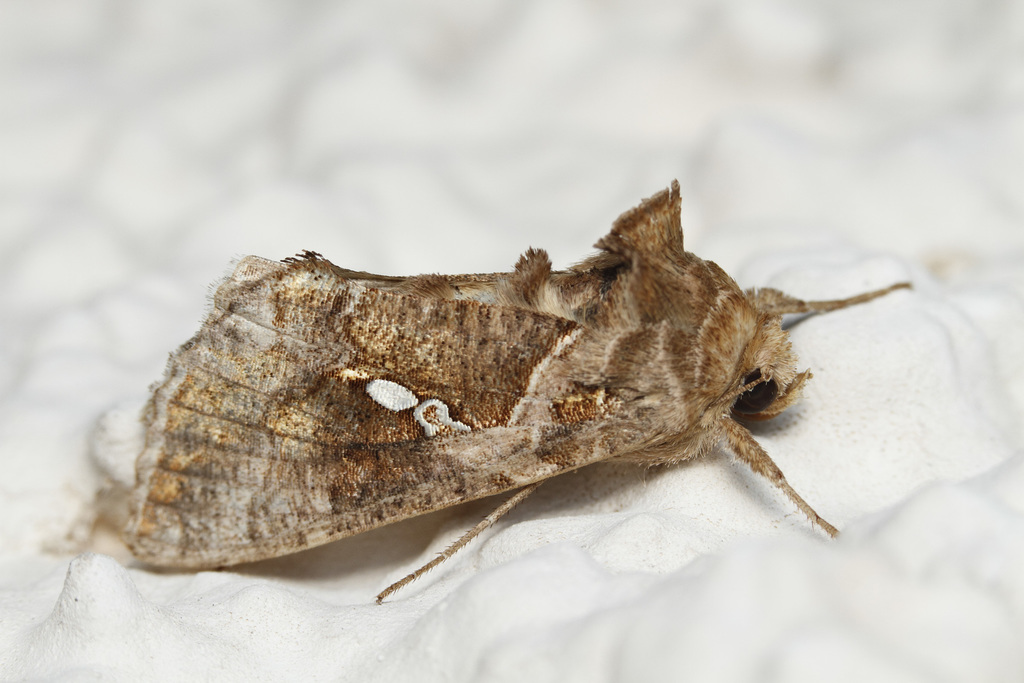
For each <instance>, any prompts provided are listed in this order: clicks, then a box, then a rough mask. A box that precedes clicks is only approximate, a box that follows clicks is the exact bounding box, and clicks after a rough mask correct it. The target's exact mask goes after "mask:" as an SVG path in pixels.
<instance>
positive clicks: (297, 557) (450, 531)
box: [231, 463, 665, 591]
mask: <svg viewBox="0 0 1024 683" xmlns="http://www.w3.org/2000/svg"><path fill="white" fill-rule="evenodd" d="M663 469H665V468H653V469H646V468H644V467H642V466H637V465H636V464H632V463H596V464H594V465H591V466H589V467H585V468H582V469H580V470H577V471H575V472H568V473H566V474H563V475H560V476H557V477H554V478H552V479H550V480H548V481H545V482H544V485H543V486H541V487H540V488H539V489H538V490H537V492H536V493H534V494H533V495H532V496H530V497H529V498H527V499H526V500H525V501H523V503H521V504H520V505H519V506H517V507H516V508H515V509H514V510H512V511H511V512H510V513H509V514H508V515H507V516H506V517H505V518H503V519H502V520H500V521H498V522H497V524H496V525H495V528H498V529H500V528H501V527H502V526H503V525H507V524H515V523H517V522H522V521H527V520H532V519H542V518H552V517H561V516H578V515H585V514H593V513H595V512H617V511H621V510H624V509H628V508H629V507H630V506H631V505H632V504H633V503H634V502H635V501H636V499H637V498H639V496H640V495H641V494H642V492H643V489H644V487H645V486H646V485H647V483H648V482H649V481H650V480H651V478H652V477H658V476H660V472H661V471H662V470H663ZM509 495H510V494H509V493H504V494H499V495H495V496H489V497H487V498H482V499H480V500H475V501H470V502H467V503H462V504H460V505H455V506H453V507H450V508H446V509H444V510H437V511H435V512H431V513H427V514H424V515H420V516H417V517H413V518H410V519H406V520H402V521H399V522H395V523H393V524H389V525H387V526H383V527H380V528H378V529H373V530H371V531H367V532H364V533H361V534H358V535H356V536H352V537H349V538H343V539H339V540H337V541H333V542H331V543H328V544H325V545H322V546H318V547H316V548H310V549H307V550H303V551H300V552H297V553H293V554H290V555H284V556H281V557H276V558H272V559H268V560H261V561H259V562H252V563H249V564H244V565H238V566H236V567H232V568H231V570H232V571H234V572H237V573H239V574H244V575H248V576H258V577H263V578H277V579H286V580H295V581H300V582H303V583H308V582H313V583H317V582H333V581H341V580H344V581H345V582H346V584H348V585H350V586H354V587H360V588H366V589H367V590H372V591H376V590H378V589H379V588H380V587H381V586H380V583H381V580H382V577H384V576H390V574H391V573H392V572H393V571H394V570H395V569H396V568H398V567H410V568H411V567H412V566H413V565H415V564H416V563H417V561H424V560H425V556H426V555H425V554H426V553H427V552H428V551H430V550H434V551H440V550H441V549H442V547H444V545H447V543H449V542H454V541H455V540H456V539H457V538H459V537H460V536H461V535H462V533H464V532H465V531H468V530H469V529H470V528H472V527H473V526H474V525H475V524H476V523H477V522H479V521H480V520H481V519H483V518H484V517H485V516H487V514H489V513H490V512H491V511H492V510H494V509H495V508H497V507H498V506H499V505H501V503H503V502H504V501H505V499H506V498H507V497H508V496H509ZM494 530H495V529H493V528H492V529H490V530H488V531H486V532H484V534H483V535H482V536H481V538H479V539H477V541H474V542H478V541H483V540H485V539H486V537H487V536H489V535H491V534H493V533H494ZM441 538H444V539H445V543H444V544H441V543H440V542H439V539H441Z"/></svg>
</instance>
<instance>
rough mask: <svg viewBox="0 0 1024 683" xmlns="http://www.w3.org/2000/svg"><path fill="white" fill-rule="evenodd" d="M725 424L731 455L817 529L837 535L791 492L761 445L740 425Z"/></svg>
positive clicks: (803, 501)
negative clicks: (768, 484)
mask: <svg viewBox="0 0 1024 683" xmlns="http://www.w3.org/2000/svg"><path fill="white" fill-rule="evenodd" d="M723 422H724V424H725V434H726V439H727V440H728V441H729V448H731V449H732V451H733V453H735V454H736V456H737V457H738V458H739V459H740V460H742V461H743V462H745V463H747V465H748V466H749V467H750V469H752V470H754V472H756V473H757V474H759V475H761V476H762V477H764V478H765V479H767V480H768V481H770V482H771V483H772V484H774V485H775V487H776V488H778V489H779V490H780V491H782V492H783V493H785V494H786V496H787V497H788V498H789V499H790V500H791V501H793V502H794V503H795V504H796V506H797V507H798V508H800V510H801V511H802V512H803V513H804V514H805V515H807V518H808V519H809V520H811V523H812V524H817V525H818V526H819V527H821V528H822V529H824V530H825V531H826V532H827V533H828V535H829V536H831V537H832V538H835V537H836V536H838V535H839V531H838V530H837V529H836V528H835V527H834V526H832V525H831V524H829V523H828V522H826V521H825V520H824V519H822V517H821V515H819V514H818V513H817V512H815V511H814V508H812V507H811V506H810V505H808V504H807V501H805V500H804V499H803V498H801V497H800V494H799V493H797V492H796V491H794V490H793V487H792V486H790V485H789V482H788V481H786V477H785V476H784V475H783V474H782V470H780V469H779V466H778V465H776V464H775V461H773V460H772V459H771V457H770V456H769V455H768V454H767V453H766V452H765V450H764V449H763V448H761V444H759V443H757V441H755V440H754V437H753V436H752V435H751V433H750V432H748V431H747V430H746V428H744V427H743V426H742V425H740V424H739V423H737V422H734V421H733V420H730V419H726V420H723Z"/></svg>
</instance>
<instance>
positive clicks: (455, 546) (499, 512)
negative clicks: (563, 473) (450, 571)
mask: <svg viewBox="0 0 1024 683" xmlns="http://www.w3.org/2000/svg"><path fill="white" fill-rule="evenodd" d="M542 483H543V480H542V481H538V482H535V483H533V484H529V485H527V486H524V487H523V488H521V489H519V490H518V491H516V492H515V494H513V495H512V496H511V497H510V498H509V499H508V500H506V501H505V502H504V503H502V504H501V505H499V506H498V507H497V508H495V509H494V511H493V512H491V514H489V515H487V516H486V517H484V518H483V519H482V520H480V522H479V523H478V524H477V525H476V526H475V527H473V528H472V529H470V530H469V531H467V532H466V533H464V534H463V535H462V538H460V539H459V540H457V541H455V543H452V544H451V545H450V546H448V547H447V548H445V549H444V551H442V552H441V553H440V554H439V555H438V556H437V557H435V558H434V559H432V560H431V561H430V562H427V563H426V564H425V565H423V566H422V567H420V568H419V569H417V570H416V571H414V572H413V573H412V574H409V575H408V576H406V577H405V578H403V579H401V580H400V581H396V582H395V583H393V584H391V585H390V586H388V587H387V588H385V589H384V590H382V591H381V592H380V594H378V595H377V604H378V605H379V604H381V603H382V602H384V600H385V599H386V598H387V597H388V596H389V595H391V594H393V593H394V592H395V591H397V590H398V589H400V588H402V587H404V586H407V585H409V584H410V583H412V582H413V581H415V580H416V579H418V578H420V577H421V576H423V575H424V574H426V573H427V572H429V571H430V570H431V569H433V568H434V567H436V566H437V565H439V564H441V563H442V562H444V561H445V560H447V559H448V558H449V557H451V556H452V555H454V554H455V553H457V552H459V551H460V550H462V549H463V548H464V547H466V544H468V543H469V542H470V541H472V540H473V539H474V538H476V537H477V536H479V535H480V534H481V533H483V532H484V531H486V530H487V528H488V527H490V526H491V525H492V524H494V523H495V522H497V521H498V520H499V519H501V518H502V517H504V516H505V515H507V514H508V513H509V512H510V511H511V510H512V508H514V507H515V506H516V505H519V503H521V502H523V501H524V500H525V499H526V497H527V496H529V495H530V494H531V493H533V492H534V491H536V490H537V487H538V486H540V485H541V484H542Z"/></svg>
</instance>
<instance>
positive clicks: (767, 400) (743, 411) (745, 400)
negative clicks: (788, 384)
mask: <svg viewBox="0 0 1024 683" xmlns="http://www.w3.org/2000/svg"><path fill="white" fill-rule="evenodd" d="M759 379H761V371H760V370H754V371H753V372H752V373H750V374H749V375H747V376H746V377H744V378H743V383H744V384H750V383H751V382H756V381H757V380H759ZM778 395H779V385H778V384H776V383H775V380H773V379H770V380H768V381H766V382H761V383H760V384H758V385H757V386H755V387H754V388H752V389H749V390H747V391H745V392H743V393H742V394H740V396H739V398H737V399H736V403H734V404H732V410H733V412H734V413H739V414H740V415H757V414H758V413H760V412H761V411H762V410H764V409H765V408H767V407H768V406H770V405H771V404H772V402H773V401H774V400H775V399H776V398H777V397H778Z"/></svg>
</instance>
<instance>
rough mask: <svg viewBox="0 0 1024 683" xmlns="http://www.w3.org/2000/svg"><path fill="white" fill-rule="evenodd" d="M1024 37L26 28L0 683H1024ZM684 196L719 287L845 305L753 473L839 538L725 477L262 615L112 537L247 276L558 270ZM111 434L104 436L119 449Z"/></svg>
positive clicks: (499, 535)
mask: <svg viewBox="0 0 1024 683" xmlns="http://www.w3.org/2000/svg"><path fill="white" fill-rule="evenodd" d="M1022 41H1024V3H1021V2H1013V1H1010V2H1005V3H989V2H983V1H982V0H929V1H928V2H925V1H923V0H916V1H915V0H859V1H858V2H853V3H851V2H841V1H840V0H828V1H825V2H822V1H820V0H726V1H721V2H712V1H711V0H689V1H686V2H664V1H661V0H650V1H648V2H640V3H635V2H634V3H627V2H595V1H590V2H585V1H583V0H547V1H543V2H542V1H540V0H533V1H529V0H527V1H525V2H524V1H516V0H494V1H490V2H454V1H447V2H433V3H417V2H408V1H402V0H391V1H378V2H370V1H367V0H356V1H353V2H346V3H341V2H337V3H335V2H322V3H294V2H284V1H278V2H231V1H230V0H216V1H212V0H203V1H197V0H185V1H180V0H179V1H174V2H172V1H170V0H143V1H141V2H136V3H117V2H114V3H111V2H101V1H100V0H38V1H36V2H7V3H3V4H2V5H0V79H2V87H0V188H2V191H0V460H2V463H3V472H4V474H3V477H2V482H0V677H3V678H5V679H24V678H32V679H39V680H93V679H95V678H98V679H105V680H125V681H129V680H154V679H166V680H176V679H189V680H195V679H204V680H215V679H216V680H239V681H243V680H244V681H253V680H341V681H369V680H375V681H392V680H393V681H403V680H410V681H412V680H415V681H480V680H494V681H504V680H507V681H513V680H515V681H520V680H530V681H533V682H534V683H540V682H541V681H588V682H592V681H655V680H702V681H705V680H716V681H749V680H780V681H781V680H785V681H818V680H824V679H827V680H846V681H866V680H871V681H935V680H944V681H959V680H965V681H966V680H971V681H1012V680H1021V679H1022V678H1024V657H1022V656H1021V653H1020V643H1021V642H1024V519H1022V513H1024V455H1022V450H1021V447H1022V440H1024V434H1022V427H1021V423H1022V418H1024V354H1022V349H1024V192H1022V191H1021V190H1022V188H1024V52H1021V50H1020V45H1021V44H1022ZM675 177H678V178H679V179H680V181H681V183H682V185H683V202H684V208H683V212H684V230H685V239H686V243H687V245H688V248H690V249H691V250H693V251H695V252H696V253H698V254H699V255H701V256H703V257H705V258H710V259H713V260H715V261H717V262H718V263H719V264H720V265H722V266H723V267H724V268H725V269H726V270H727V271H728V272H730V273H731V274H733V275H734V276H735V277H736V278H737V280H738V281H739V282H740V284H741V285H743V286H751V285H770V286H775V287H779V288H782V289H785V290H786V291H788V292H790V293H792V294H794V295H797V296H804V297H807V298H832V297H839V296H845V295H850V294H854V293H858V292H860V291H864V290H866V289H870V288H875V287H881V286H885V285H888V284H890V283H893V282H897V281H900V280H904V279H910V280H912V281H913V283H914V286H915V289H914V290H913V291H912V292H899V293H896V294H893V295H892V296H889V297H887V298H885V299H882V300H879V301H876V302H873V303H871V304H869V305H865V306H862V307H858V308H854V309H850V310H847V311H842V312H837V313H833V314H829V315H824V316H816V317H811V318H807V319H805V320H803V321H801V322H799V323H798V324H796V325H794V326H793V328H792V335H793V340H794V344H795V348H796V350H797V353H798V354H799V356H800V359H801V365H802V367H807V368H810V369H812V370H813V372H814V374H815V377H814V379H813V380H812V382H811V383H810V385H809V386H808V389H807V392H806V395H805V398H804V400H803V401H802V402H801V403H800V404H799V405H798V406H796V407H795V408H793V409H792V410H791V411H789V412H788V413H787V414H786V415H785V416H783V417H781V418H779V419H777V420H775V421H774V422H773V423H771V424H767V425H764V426H763V427H761V428H759V429H758V430H757V436H758V438H759V440H760V442H761V443H762V444H763V445H764V446H765V448H766V449H767V450H768V451H769V453H770V454H771V455H772V456H773V457H774V459H775V460H776V462H778V464H779V465H780V466H781V467H782V469H783V471H784V472H786V474H787V476H788V477H789V480H790V482H791V483H792V484H793V485H794V487H795V488H796V489H797V490H798V491H799V492H800V493H801V494H802V495H804V497H805V498H806V499H807V500H808V501H809V502H811V504H812V505H814V506H815V507H816V509H817V510H818V511H819V512H820V513H821V514H822V515H823V516H825V517H826V518H827V519H829V520H830V521H832V522H833V523H835V524H837V525H839V526H840V527H841V528H842V530H843V534H842V536H841V538H840V539H839V540H838V541H836V542H829V541H827V540H826V539H824V538H823V536H822V535H821V534H820V533H818V532H815V531H813V530H811V529H810V528H809V526H808V524H807V522H806V520H805V519H804V518H803V517H802V515H800V514H799V512H797V511H796V510H794V509H792V507H791V505H790V504H789V503H788V502H787V501H786V500H784V499H783V498H782V497H781V496H780V495H778V494H777V493H776V492H775V491H774V490H772V489H771V488H770V487H768V486H767V485H766V484H764V483H763V482H761V481H759V480H758V479H757V478H756V477H754V476H753V475H752V474H750V473H749V472H748V471H746V470H745V469H744V468H742V467H741V466H739V465H736V464H734V463H732V462H731V459H730V458H729V457H728V456H727V455H726V454H718V455H716V456H714V457H711V458H708V459H707V460H704V461H701V462H694V463H690V464H687V465H684V466H681V467H676V468H672V469H665V470H652V471H648V472H644V471H642V470H639V469H637V468H635V467H629V466H624V465H610V464H607V465H597V466H593V467H591V468H589V469H587V470H584V471H581V472H579V473H577V474H572V475H567V476H565V477H562V478H561V479H559V480H555V481H552V482H549V483H547V484H545V485H544V486H542V487H541V488H540V489H539V490H538V492H537V493H536V494H534V496H533V497H531V498H530V499H529V500H528V501H527V502H526V503H524V504H523V505H522V506H521V507H520V508H518V509H517V510H516V511H514V512H513V513H512V514H511V515H510V516H509V517H508V518H507V519H506V520H504V521H502V522H501V523H500V524H499V525H498V526H497V527H495V528H494V529H492V530H490V531H488V532H487V533H486V534H485V535H484V536H483V537H481V538H480V539H478V540H477V541H476V542H474V543H473V544H472V545H471V546H470V547H468V548H467V549H465V550H464V551H463V552H461V553H460V554H459V555H457V556H456V557H455V558H454V559H452V560H451V561H449V562H447V563H446V564H444V565H442V567H440V568H439V569H437V570H435V571H434V572H433V573H432V574H431V575H430V576H428V577H426V578H425V579H423V580H421V581H419V582H417V583H416V584H414V585H412V586H410V587H409V588H407V589H405V590H403V591H402V592H400V593H399V594H397V595H396V596H395V597H394V598H393V599H392V600H391V601H389V602H388V603H386V604H384V605H383V606H377V605H375V604H373V602H372V598H373V595H374V594H375V593H376V592H377V591H378V590H380V589H382V588H383V587H384V586H386V585H387V584H389V583H390V582H392V581H394V580H396V579H398V578H399V577H401V576H403V575H404V574H405V573H407V572H408V571H410V570H411V569H413V568H415V567H417V566H419V565H420V564H422V563H423V562H425V561H426V560H428V559H429V558H431V557H432V556H433V554H434V553H436V552H437V551H438V550H440V549H441V548H443V547H444V546H445V545H446V544H447V543H449V542H451V541H452V540H453V539H455V538H457V537H458V536H459V535H460V534H461V533H462V532H463V531H464V530H465V529H466V528H468V527H469V526H471V525H472V524H473V523H474V522H475V521H476V520H477V519H479V518H480V517H481V516H482V515H483V514H485V513H486V512H487V511H488V510H489V509H490V507H492V506H493V505H494V502H493V501H482V502H480V503H474V504H469V505H465V506H461V507H458V508H455V509H452V510H448V511H443V512H440V513H436V514H433V515H429V516H425V517H422V518H419V519H415V520H411V521H409V522H404V523H401V524H397V525H394V526H392V527H386V528H383V529H379V530H377V531H374V532H371V533H367V534H365V535H362V536H359V537H355V538H352V539H347V540H344V541H340V542H338V543H335V544H332V545H329V546H325V547H322V548H319V549H316V550H312V551H308V552H306V553H302V554H299V555H296V556H292V557H286V558H280V559H277V560H273V561H268V562H264V563H260V564H256V565H250V566H247V567H243V568H240V569H238V570H237V571H224V572H199V573H189V572H184V573H174V572H156V571H152V570H147V569H146V568H143V567H141V566H139V565H138V564H137V563H135V562H134V561H133V560H132V559H131V557H130V556H129V555H128V554H127V551H126V550H125V549H124V547H123V546H122V545H120V543H119V542H118V541H117V539H116V537H115V536H114V535H113V534H112V533H111V532H110V530H109V529H108V528H107V527H106V526H104V525H103V524H97V523H96V520H97V517H98V515H99V512H100V510H101V509H102V508H103V506H104V505H105V504H108V503H105V502H104V500H105V499H102V497H101V496H98V493H99V492H100V491H101V489H102V487H103V485H104V476H105V475H104V474H103V471H104V468H105V471H106V473H107V474H109V475H112V476H114V477H115V478H120V479H130V478H131V476H132V462H133V458H134V455H135V453H136V452H137V448H138V444H137V443H135V442H133V440H132V439H133V435H134V432H135V431H136V423H135V416H136V414H137V410H138V406H139V405H140V404H141V402H142V401H144V400H145V397H146V394H147V386H148V385H149V384H150V383H151V382H153V381H155V380H157V379H158V378H159V377H160V375H161V371H162V368H163V364H164V362H165V360H166V354H167V353H168V352H169V351H171V350H172V349H173V348H175V347H176V346H177V345H178V344H180V343H181V342H182V341H184V340H185V339H187V338H188V337H189V336H190V335H191V334H192V332H194V331H195V329H196V328H197V327H198V324H199V320H200V318H201V317H202V315H203V311H204V305H205V304H204V301H205V297H206V295H207V293H208V289H209V286H210V283H211V282H214V281H215V280H216V279H217V278H218V277H220V276H222V275H223V273H224V272H225V270H226V269H227V268H228V264H229V263H230V261H231V260H232V259H233V258H236V257H238V256H240V255H243V254H258V255H262V256H267V257H271V258H281V257H285V256H288V255H290V254H293V253H295V252H297V251H299V250H301V249H312V250H316V251H319V252H321V253H323V254H324V255H326V256H327V257H328V258H330V259H331V260H333V261H334V262H336V263H338V264H341V265H344V266H347V267H351V268H357V269H363V270H369V271H377V272H385V273H393V274H414V273H419V272H472V271H493V270H501V269H507V268H509V267H511V265H512V264H513V263H514V262H515V260H516V258H517V257H518V255H519V254H520V253H521V252H522V251H524V250H525V249H526V248H527V247H528V246H537V247H545V248H547V249H548V250H549V251H550V253H551V255H552V258H553V260H554V261H555V264H556V266H565V265H568V264H569V263H571V262H573V261H575V260H577V259H579V258H581V257H583V256H585V255H587V254H588V253H590V245H591V244H593V242H594V241H595V240H596V239H597V238H599V237H600V236H601V235H603V234H604V233H605V232H606V230H607V229H608V227H609V225H610V223H611V221H612V220H613V219H614V218H615V216H616V215H618V214H619V213H620V212H622V211H624V210H626V209H628V208H630V207H631V206H633V205H635V204H636V203H638V202H639V200H640V199H641V198H642V197H645V196H649V195H650V194H652V193H654V192H656V191H658V190H660V189H662V188H663V187H665V186H666V185H667V184H668V183H669V181H670V180H671V179H672V178H675ZM104 414H105V415H106V417H104V418H102V419H101V416H102V415H104Z"/></svg>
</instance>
